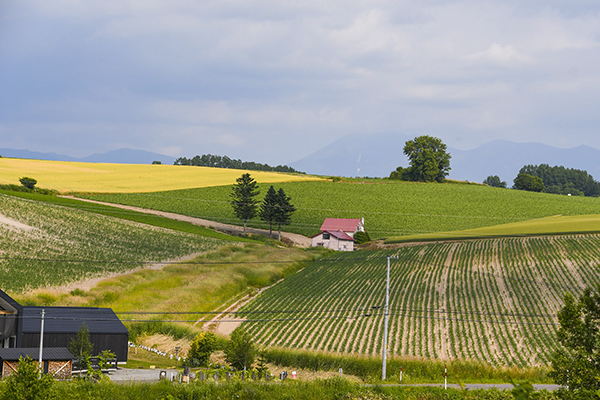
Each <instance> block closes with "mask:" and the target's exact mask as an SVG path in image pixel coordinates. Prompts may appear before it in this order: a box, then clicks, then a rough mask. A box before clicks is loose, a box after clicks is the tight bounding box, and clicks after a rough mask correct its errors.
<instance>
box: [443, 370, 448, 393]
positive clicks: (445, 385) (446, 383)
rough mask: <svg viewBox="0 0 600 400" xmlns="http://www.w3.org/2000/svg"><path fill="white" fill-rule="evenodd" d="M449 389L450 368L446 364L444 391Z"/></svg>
mask: <svg viewBox="0 0 600 400" xmlns="http://www.w3.org/2000/svg"><path fill="white" fill-rule="evenodd" d="M446 389H448V368H446V364H444V390H446Z"/></svg>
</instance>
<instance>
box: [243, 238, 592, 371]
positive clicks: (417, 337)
mask: <svg viewBox="0 0 600 400" xmlns="http://www.w3.org/2000/svg"><path fill="white" fill-rule="evenodd" d="M387 256H398V257H399V259H398V260H391V298H390V299H391V300H390V307H391V308H390V331H389V351H390V353H391V355H402V356H418V357H425V358H432V359H457V358H460V359H476V360H482V361H486V362H488V363H491V364H495V365H518V366H525V365H542V364H547V363H548V360H549V355H550V353H551V352H552V350H553V348H554V347H555V330H556V329H557V326H556V324H557V318H556V313H557V311H558V309H559V308H560V307H561V306H562V301H563V295H564V293H565V292H568V291H570V292H572V293H575V294H578V293H580V292H581V290H582V289H583V288H584V287H586V286H589V285H593V284H596V283H597V282H599V281H600V268H599V264H600V236H598V235H588V236H576V235H573V236H560V237H542V238H501V239H487V240H471V241H462V242H455V243H440V244H429V245H419V246H412V247H404V248H401V249H397V250H393V251H390V250H387V251H370V252H353V253H350V254H335V255H333V256H331V257H329V258H325V259H322V260H320V261H317V262H315V263H313V264H311V265H310V266H308V267H306V268H305V269H303V270H302V271H300V272H299V273H297V274H295V275H294V276H291V277H289V278H287V279H286V280H285V281H283V282H281V283H279V284H277V285H276V286H274V287H272V288H270V289H269V290H267V291H265V292H264V293H262V294H261V295H260V296H259V297H258V298H257V299H255V300H254V301H253V302H251V303H250V304H249V305H248V306H246V307H245V308H244V310H243V311H245V312H246V313H245V314H243V315H244V316H245V317H246V318H248V320H249V321H248V322H246V323H245V326H246V327H247V329H248V330H249V331H250V332H251V334H252V335H253V336H254V337H255V338H256V340H257V341H258V342H260V343H262V344H264V345H267V346H283V347H291V348H301V349H312V350H324V351H330V352H339V353H356V354H370V355H374V354H381V347H382V334H383V321H384V318H383V306H384V301H385V300H384V299H385V274H386V264H387V259H386V257H387ZM264 320H268V321H264Z"/></svg>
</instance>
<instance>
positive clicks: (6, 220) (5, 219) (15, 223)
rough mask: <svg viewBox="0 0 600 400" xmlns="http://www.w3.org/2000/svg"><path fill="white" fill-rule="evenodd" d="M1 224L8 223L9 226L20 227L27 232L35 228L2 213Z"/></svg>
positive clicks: (0, 215)
mask: <svg viewBox="0 0 600 400" xmlns="http://www.w3.org/2000/svg"><path fill="white" fill-rule="evenodd" d="M0 224H3V225H8V227H9V228H12V229H19V230H23V231H25V232H29V231H32V230H34V229H35V228H34V227H32V226H29V225H25V224H23V223H21V222H19V221H15V220H14V219H11V218H8V217H5V216H4V215H2V214H0Z"/></svg>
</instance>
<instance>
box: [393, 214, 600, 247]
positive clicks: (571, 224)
mask: <svg viewBox="0 0 600 400" xmlns="http://www.w3.org/2000/svg"><path fill="white" fill-rule="evenodd" d="M597 232H600V214H594V215H575V216H570V217H564V216H558V215H557V216H553V217H547V218H540V219H532V220H529V221H521V222H512V223H510V224H502V225H495V226H486V227H483V228H475V229H467V230H464V231H454V232H436V233H426V234H422V235H407V236H399V237H394V238H389V239H387V240H386V241H385V243H386V244H393V243H406V242H423V241H436V240H460V239H474V238H492V237H514V236H535V235H554V234H573V233H597Z"/></svg>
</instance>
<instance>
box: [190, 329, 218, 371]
mask: <svg viewBox="0 0 600 400" xmlns="http://www.w3.org/2000/svg"><path fill="white" fill-rule="evenodd" d="M216 347H217V337H216V336H215V334H214V333H212V332H201V333H199V334H198V335H197V336H196V337H195V338H194V340H192V343H190V350H189V351H188V355H187V359H188V364H189V366H191V367H199V366H201V367H206V366H208V360H209V359H210V355H211V354H212V353H213V352H214V351H215V350H216Z"/></svg>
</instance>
